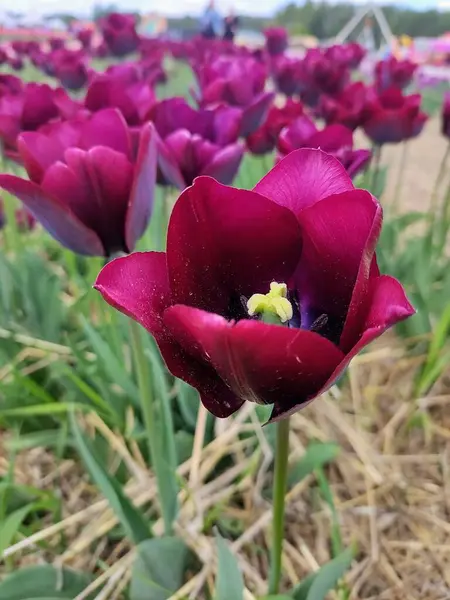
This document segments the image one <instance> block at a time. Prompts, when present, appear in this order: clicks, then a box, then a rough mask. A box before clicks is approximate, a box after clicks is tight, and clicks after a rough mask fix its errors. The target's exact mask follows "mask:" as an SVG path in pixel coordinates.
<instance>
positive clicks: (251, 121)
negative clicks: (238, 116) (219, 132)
mask: <svg viewBox="0 0 450 600" xmlns="http://www.w3.org/2000/svg"><path fill="white" fill-rule="evenodd" d="M239 85H242V80H239ZM274 98H275V94H274V93H272V92H265V93H264V94H261V95H260V96H258V98H256V100H255V101H253V102H252V104H250V105H248V106H246V107H245V108H244V112H243V114H242V121H241V136H242V137H247V136H248V135H250V134H251V133H253V132H254V131H256V130H257V129H258V127H260V126H261V125H262V124H263V122H264V120H265V118H266V116H267V113H268V112H269V108H270V106H271V104H272V102H273V99H274Z"/></svg>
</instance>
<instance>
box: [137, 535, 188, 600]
mask: <svg viewBox="0 0 450 600" xmlns="http://www.w3.org/2000/svg"><path fill="white" fill-rule="evenodd" d="M189 558H190V551H189V549H188V548H187V546H186V545H185V544H184V542H182V540H180V539H178V538H174V537H167V538H161V539H157V538H155V539H153V540H147V541H146V542H142V543H141V544H139V546H138V547H137V558H136V561H135V563H134V565H133V572H132V576H131V587H130V600H167V599H168V598H170V597H171V596H172V595H173V594H174V592H176V591H177V590H178V589H179V588H180V587H181V585H182V583H183V577H184V573H185V571H186V567H187V564H188V561H189Z"/></svg>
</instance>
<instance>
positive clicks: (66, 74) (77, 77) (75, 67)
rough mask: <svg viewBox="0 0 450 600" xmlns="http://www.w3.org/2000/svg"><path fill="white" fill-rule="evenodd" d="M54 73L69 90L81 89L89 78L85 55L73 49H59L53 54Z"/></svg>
mask: <svg viewBox="0 0 450 600" xmlns="http://www.w3.org/2000/svg"><path fill="white" fill-rule="evenodd" d="M52 62H53V73H54V76H55V77H56V78H58V79H59V81H60V82H61V85H62V86H63V87H65V88H67V89H68V90H80V89H81V88H82V87H84V86H85V85H86V83H87V80H88V71H87V67H86V62H85V57H84V55H83V54H82V53H80V52H77V51H72V50H58V51H57V52H55V54H54V55H53V60H52Z"/></svg>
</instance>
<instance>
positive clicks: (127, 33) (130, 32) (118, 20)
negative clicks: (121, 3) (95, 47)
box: [100, 13, 139, 57]
mask: <svg viewBox="0 0 450 600" xmlns="http://www.w3.org/2000/svg"><path fill="white" fill-rule="evenodd" d="M100 29H101V32H102V34H103V38H104V40H105V42H106V45H107V47H108V49H109V51H110V52H111V54H112V55H113V56H118V57H123V56H126V55H127V54H131V52H135V51H136V50H137V49H138V46H139V36H138V34H137V32H136V19H135V17H134V15H125V14H121V13H111V14H109V15H108V16H107V17H105V18H104V19H102V21H101V23H100Z"/></svg>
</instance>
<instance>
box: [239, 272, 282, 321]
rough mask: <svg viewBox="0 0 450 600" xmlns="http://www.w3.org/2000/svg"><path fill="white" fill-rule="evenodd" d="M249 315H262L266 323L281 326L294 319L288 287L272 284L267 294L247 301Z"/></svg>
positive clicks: (257, 295)
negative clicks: (288, 296)
mask: <svg viewBox="0 0 450 600" xmlns="http://www.w3.org/2000/svg"><path fill="white" fill-rule="evenodd" d="M247 311H248V314H249V315H250V316H251V317H253V316H254V315H261V318H262V320H263V321H264V322H265V323H271V324H274V325H281V324H284V323H287V322H288V321H290V320H291V319H292V316H293V309H292V304H291V303H290V301H289V300H288V298H287V286H286V284H285V283H276V282H275V281H273V282H272V283H271V284H270V291H269V293H267V294H253V296H251V297H250V298H249V299H248V301H247Z"/></svg>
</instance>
